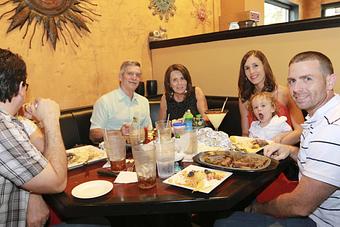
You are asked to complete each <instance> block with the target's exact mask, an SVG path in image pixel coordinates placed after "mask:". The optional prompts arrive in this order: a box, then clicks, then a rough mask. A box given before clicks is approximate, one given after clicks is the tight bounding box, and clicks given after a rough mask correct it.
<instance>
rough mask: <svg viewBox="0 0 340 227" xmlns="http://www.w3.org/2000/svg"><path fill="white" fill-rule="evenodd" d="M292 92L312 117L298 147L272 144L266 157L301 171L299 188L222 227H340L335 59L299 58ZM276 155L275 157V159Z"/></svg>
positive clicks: (339, 99) (291, 76)
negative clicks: (290, 163)
mask: <svg viewBox="0 0 340 227" xmlns="http://www.w3.org/2000/svg"><path fill="white" fill-rule="evenodd" d="M287 81H288V87H289V89H290V94H291V95H292V97H293V99H294V101H295V102H296V104H297V106H298V107H299V108H300V109H304V110H306V111H307V113H308V115H307V117H306V121H305V122H304V124H303V125H302V126H303V132H302V135H301V142H300V149H299V148H298V147H293V146H288V145H282V144H272V145H268V146H267V147H265V148H264V154H265V155H266V156H268V157H271V156H273V157H275V158H276V159H278V160H280V159H284V158H287V157H288V156H290V157H291V158H293V159H294V160H295V161H296V162H297V164H298V166H299V183H298V185H297V187H296V188H295V189H294V190H293V191H292V192H290V193H285V194H282V195H280V196H278V197H277V198H275V199H273V200H271V201H269V202H266V203H253V204H251V205H250V206H249V207H247V208H246V210H245V211H246V212H248V213H242V212H235V213H233V214H232V215H231V216H230V217H228V218H225V219H219V220H217V221H216V222H215V225H214V226H215V227H222V226H340V190H339V188H340V96H339V95H337V94H335V93H334V86H335V81H336V75H335V74H334V71H333V66H332V63H331V61H330V59H329V58H328V57H327V56H325V55H324V54H322V53H320V52H315V51H307V52H303V53H300V54H297V55H296V56H295V57H293V58H292V60H291V61H290V63H289V72H288V80H287ZM273 154H275V155H273Z"/></svg>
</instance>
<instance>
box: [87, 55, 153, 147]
mask: <svg viewBox="0 0 340 227" xmlns="http://www.w3.org/2000/svg"><path fill="white" fill-rule="evenodd" d="M141 76H142V72H141V66H140V63H139V62H136V61H125V62H123V63H122V65H121V67H120V72H119V88H117V89H115V90H113V91H111V92H109V93H107V94H105V95H103V96H102V97H100V98H99V99H98V100H97V101H96V103H95V105H94V106H93V113H92V116H91V127H90V139H91V140H92V141H93V142H94V143H100V142H101V141H103V136H104V129H105V128H107V129H111V130H122V132H123V134H124V135H126V134H128V133H129V127H130V123H131V122H132V120H133V118H134V117H136V118H137V119H138V122H139V124H140V126H141V128H145V127H147V128H148V129H152V123H151V118H150V107H149V101H148V100H147V99H146V98H145V97H143V96H141V95H139V94H137V93H136V92H135V90H136V89H137V87H138V85H139V82H140V79H141Z"/></svg>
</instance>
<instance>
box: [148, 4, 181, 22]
mask: <svg viewBox="0 0 340 227" xmlns="http://www.w3.org/2000/svg"><path fill="white" fill-rule="evenodd" d="M149 9H150V10H153V12H152V15H154V16H155V15H159V18H160V19H161V20H163V19H165V22H168V20H169V18H170V17H173V16H174V15H175V11H176V6H175V0H150V4H149Z"/></svg>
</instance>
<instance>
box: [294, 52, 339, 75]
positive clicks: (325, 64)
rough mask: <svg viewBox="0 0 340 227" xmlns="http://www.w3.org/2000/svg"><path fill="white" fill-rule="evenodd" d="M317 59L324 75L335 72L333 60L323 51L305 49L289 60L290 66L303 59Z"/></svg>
mask: <svg viewBox="0 0 340 227" xmlns="http://www.w3.org/2000/svg"><path fill="white" fill-rule="evenodd" d="M312 60H317V61H318V62H319V64H320V72H322V74H323V75H324V76H328V75H331V74H333V73H334V69H333V65H332V62H331V60H330V59H329V58H328V57H327V56H326V55H324V54H323V53H320V52H317V51H305V52H301V53H299V54H297V55H295V56H294V57H293V58H292V59H291V60H290V62H289V65H288V66H290V65H291V64H293V63H298V62H302V61H312Z"/></svg>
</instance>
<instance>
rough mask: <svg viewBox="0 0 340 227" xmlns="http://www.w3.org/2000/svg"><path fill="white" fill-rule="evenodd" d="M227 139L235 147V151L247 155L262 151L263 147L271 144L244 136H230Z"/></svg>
mask: <svg viewBox="0 0 340 227" xmlns="http://www.w3.org/2000/svg"><path fill="white" fill-rule="evenodd" d="M229 139H230V142H231V143H232V144H233V146H234V147H235V150H237V151H242V152H247V153H257V152H259V151H260V150H262V149H263V147H264V146H266V145H268V144H270V143H272V142H271V141H268V140H263V139H259V138H250V137H244V136H230V137H229Z"/></svg>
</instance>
